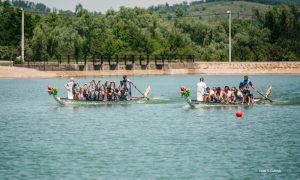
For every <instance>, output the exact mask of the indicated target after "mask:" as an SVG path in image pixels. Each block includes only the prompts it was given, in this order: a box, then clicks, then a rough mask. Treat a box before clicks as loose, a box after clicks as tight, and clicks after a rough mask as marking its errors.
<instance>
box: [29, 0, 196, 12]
mask: <svg viewBox="0 0 300 180" xmlns="http://www.w3.org/2000/svg"><path fill="white" fill-rule="evenodd" d="M30 1H33V2H41V3H43V4H45V5H47V6H48V7H50V8H54V7H56V8H57V9H63V10H71V11H74V10H75V6H76V5H77V4H79V3H81V4H82V5H83V7H84V8H86V9H88V10H90V11H98V12H99V11H101V12H102V13H105V12H106V11H107V10H108V9H115V10H118V9H119V7H120V6H125V7H135V6H137V7H146V8H147V7H150V6H151V5H158V4H165V3H166V2H168V3H169V4H170V5H171V4H175V3H181V2H182V1H183V0H30ZM186 1H187V2H190V1H191V0H186Z"/></svg>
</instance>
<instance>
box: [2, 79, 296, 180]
mask: <svg viewBox="0 0 300 180" xmlns="http://www.w3.org/2000/svg"><path fill="white" fill-rule="evenodd" d="M104 78H105V79H109V80H115V81H117V82H118V81H119V79H121V78H120V77H104ZM198 78H199V76H142V77H131V78H130V79H131V80H132V81H134V82H135V83H136V84H137V85H138V87H139V88H140V89H145V88H146V86H147V85H148V84H150V85H151V86H152V89H153V90H152V93H151V95H152V100H151V101H150V102H149V103H147V104H131V105H110V106H89V107H87V106H86V107H64V106H60V105H58V104H57V103H56V102H55V101H54V100H53V99H52V98H51V96H49V95H48V94H47V89H46V88H47V85H54V86H56V87H58V88H59V95H60V96H62V97H64V96H66V92H64V90H63V84H64V83H65V82H66V81H67V79H29V80H20V79H7V80H0V94H1V96H0V106H1V108H0V177H1V179H100V178H101V179H157V178H160V179H161V178H162V179H174V178H176V179H215V178H217V179H224V178H225V179H230V178H231V179H245V178H249V179H256V178H260V179H266V178H267V179H282V178H285V179H297V178H300V130H299V128H300V118H299V117H300V111H299V110H300V90H299V89H300V79H299V78H300V76H299V75H289V76H285V75H284V76H250V78H251V80H252V81H253V82H254V83H255V85H256V86H257V87H258V88H259V89H261V90H264V89H266V88H267V87H268V86H269V85H272V86H273V93H272V94H271V96H270V97H271V98H273V99H274V101H276V102H275V103H274V104H272V105H270V104H265V105H254V106H251V107H229V108H228V107H227V108H226V107H206V108H197V109H189V108H188V106H187V105H186V103H185V102H184V101H183V99H182V98H181V97H180V95H179V92H178V90H179V87H180V86H182V85H185V86H187V87H190V88H191V89H192V95H195V84H196V83H197V81H198ZM204 78H205V81H206V83H207V85H208V86H214V85H220V86H224V85H229V86H233V85H235V86H237V85H238V83H239V81H240V80H241V79H242V77H241V76H204ZM102 79H103V78H102ZM77 80H78V81H80V82H81V83H83V82H87V81H89V80H91V78H81V79H77ZM134 93H135V94H136V95H138V93H137V92H136V91H134ZM237 110H241V111H243V113H244V116H243V118H242V119H237V118H236V117H235V112H236V111H237Z"/></svg>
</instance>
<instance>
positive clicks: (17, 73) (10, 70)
mask: <svg viewBox="0 0 300 180" xmlns="http://www.w3.org/2000/svg"><path fill="white" fill-rule="evenodd" d="M124 74H126V75H129V76H139V75H177V74H207V75H230V74H241V75H243V74H300V62H232V63H227V62H196V63H189V64H184V63H172V64H167V65H166V66H165V67H163V68H162V69H153V68H149V69H146V70H141V69H134V70H124V69H120V70H98V71H39V70H35V69H29V68H22V67H11V66H0V78H52V77H88V76H120V75H124Z"/></svg>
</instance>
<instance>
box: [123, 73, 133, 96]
mask: <svg viewBox="0 0 300 180" xmlns="http://www.w3.org/2000/svg"><path fill="white" fill-rule="evenodd" d="M121 82H122V84H123V86H124V88H125V91H126V92H128V95H129V96H130V97H131V85H132V86H135V85H134V84H133V82H132V81H131V80H130V79H128V78H127V76H126V75H124V76H123V81H121Z"/></svg>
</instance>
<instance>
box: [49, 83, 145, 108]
mask: <svg viewBox="0 0 300 180" xmlns="http://www.w3.org/2000/svg"><path fill="white" fill-rule="evenodd" d="M150 91H151V87H150V86H148V87H147V89H146V90H145V92H144V93H143V96H141V97H132V98H131V99H128V100H118V101H104V100H98V101H97V100H75V99H68V98H61V97H58V95H57V94H58V89H57V88H55V87H51V86H49V87H48V94H49V95H51V96H52V97H53V99H54V100H55V101H56V102H58V103H59V104H61V105H108V104H132V103H144V102H147V101H149V100H150V99H149V97H148V96H149V94H150Z"/></svg>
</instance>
